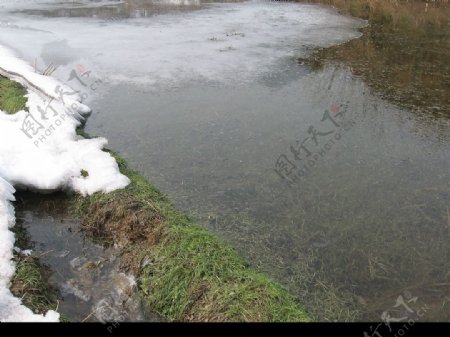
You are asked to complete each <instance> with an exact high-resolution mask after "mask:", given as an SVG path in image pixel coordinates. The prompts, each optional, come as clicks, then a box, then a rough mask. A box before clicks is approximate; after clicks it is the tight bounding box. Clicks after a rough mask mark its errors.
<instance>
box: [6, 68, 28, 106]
mask: <svg viewBox="0 0 450 337" xmlns="http://www.w3.org/2000/svg"><path fill="white" fill-rule="evenodd" d="M25 95H26V91H25V89H24V88H23V87H22V86H21V85H20V84H19V83H17V82H14V81H11V80H9V79H7V78H6V77H3V76H0V110H2V111H5V112H6V113H8V114H14V113H16V112H18V111H21V110H25V109H26V106H25V104H26V102H27V99H26V98H25Z"/></svg>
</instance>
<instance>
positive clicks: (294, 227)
mask: <svg viewBox="0 0 450 337" xmlns="http://www.w3.org/2000/svg"><path fill="white" fill-rule="evenodd" d="M292 72H294V73H297V74H298V75H297V78H296V79H293V78H289V77H288V80H286V77H285V76H284V75H283V74H282V73H280V74H281V75H280V78H275V77H273V78H270V80H269V81H267V79H265V78H261V79H260V81H259V82H258V83H253V84H250V85H242V86H239V87H235V88H232V87H227V86H215V87H205V86H201V85H192V86H190V87H188V88H184V89H180V90H177V91H171V92H159V93H157V94H150V93H145V92H142V90H138V89H137V88H134V87H131V86H120V87H116V88H114V89H113V90H112V91H111V92H110V93H109V94H108V95H107V96H106V97H104V99H102V100H99V101H97V102H94V105H93V106H94V108H95V109H97V110H98V111H99V112H100V113H98V114H96V113H94V115H93V116H92V117H91V119H90V120H89V121H88V126H87V131H88V133H91V134H101V135H105V136H106V137H108V139H109V140H110V145H111V147H112V148H114V149H115V150H118V151H119V152H120V153H121V154H122V155H124V156H125V157H126V158H127V159H129V160H130V162H131V164H132V165H133V166H134V167H135V168H137V169H138V170H139V171H141V172H143V173H144V174H146V175H147V176H148V177H149V178H150V179H151V180H152V181H153V182H155V183H156V185H157V186H158V187H160V188H161V189H162V190H163V191H164V192H167V193H168V194H169V195H170V196H171V198H173V199H174V200H175V202H176V203H177V205H178V207H180V208H181V209H183V210H185V211H187V212H189V213H190V214H191V215H193V216H194V217H195V218H197V219H198V220H199V221H200V222H201V223H202V224H203V225H205V226H207V227H209V228H210V229H212V230H214V231H215V232H216V233H218V234H219V235H220V236H221V237H223V238H225V239H227V240H228V241H229V242H231V243H232V244H233V245H234V246H235V247H237V248H238V249H239V251H240V252H241V253H242V254H244V255H245V256H246V257H247V258H248V259H249V260H250V261H251V262H252V263H253V264H254V265H257V266H260V268H261V269H263V270H265V271H268V272H269V273H270V274H271V275H272V276H273V277H275V278H277V279H279V280H281V281H282V282H283V283H285V284H287V285H289V287H290V288H291V289H292V290H293V291H294V292H295V293H296V294H297V295H298V296H299V298H300V299H301V301H302V302H303V303H305V304H306V305H307V307H308V309H309V310H310V311H311V312H312V313H313V315H314V316H315V317H316V318H318V319H327V320H334V319H341V320H342V319H372V320H376V319H380V315H381V314H382V313H383V312H384V311H389V312H390V314H391V316H392V317H397V316H399V315H401V314H402V312H401V310H400V309H399V308H394V307H393V306H394V305H395V301H396V299H397V297H398V296H400V295H402V294H403V295H404V294H405V292H406V293H407V294H412V295H413V296H414V297H418V298H419V302H418V304H420V305H426V306H427V307H428V308H429V309H428V310H427V315H425V316H424V317H422V318H421V320H439V319H441V320H443V319H447V318H448V317H449V314H450V305H449V303H448V300H447V299H446V298H445V295H447V294H448V292H449V289H450V282H449V281H450V279H449V278H450V272H449V271H450V262H449V261H450V260H449V254H450V250H449V247H450V224H449V222H448V221H449V220H448V207H449V201H450V189H449V184H448V183H449V175H448V167H449V165H450V148H449V146H448V144H449V134H448V123H447V121H446V120H445V119H438V120H435V119H434V118H431V117H429V118H423V119H416V118H414V115H413V114H411V112H409V111H404V110H401V109H398V108H396V107H395V106H393V105H391V104H388V103H386V102H385V101H383V100H381V99H380V98H378V97H376V96H373V95H372V94H371V91H370V89H369V88H368V87H367V86H366V85H365V84H364V83H363V82H361V81H360V80H358V79H356V78H354V77H353V76H352V75H351V73H350V72H349V71H346V70H342V69H338V68H335V67H326V68H324V69H322V70H321V71H318V72H314V73H309V74H308V73H307V72H306V70H305V69H304V68H300V69H299V68H298V67H297V66H295V65H292ZM275 74H276V72H275ZM277 83H278V85H276V84H277ZM341 103H346V104H348V108H347V116H345V118H351V119H353V120H354V121H355V124H354V126H353V127H352V128H351V129H350V130H349V131H348V132H347V133H346V134H345V136H343V137H342V138H341V139H340V140H339V141H336V142H335V144H334V145H333V147H332V149H331V150H330V151H328V152H327V153H326V155H324V156H323V157H321V158H320V160H318V161H317V162H316V163H315V164H314V167H313V168H312V169H311V173H310V174H309V175H308V176H307V177H304V178H302V179H300V180H299V181H298V182H297V183H296V184H294V185H292V184H287V183H286V181H284V180H283V179H281V178H280V177H279V176H278V175H277V174H276V173H275V172H274V165H275V162H276V159H277V158H278V157H279V156H280V155H281V154H285V155H286V156H287V157H288V158H289V160H290V161H292V162H294V163H296V164H297V165H299V166H300V164H301V161H296V160H295V157H294V155H293V154H292V153H291V151H290V145H292V144H295V141H296V140H299V139H304V138H306V137H308V136H310V134H309V133H308V130H309V129H310V126H314V128H315V129H316V131H318V132H320V133H322V135H323V134H325V133H327V132H330V131H332V129H330V127H328V128H327V126H326V125H325V124H322V123H321V118H322V117H323V114H324V111H325V110H327V109H331V107H332V106H333V105H339V104H341ZM123 111H127V118H123ZM327 137H331V136H330V135H328V136H324V135H323V136H322V137H319V138H318V141H319V142H320V145H323V144H324V143H325V142H326V141H327ZM312 144H313V143H312ZM403 295H402V296H403ZM402 317H403V316H402Z"/></svg>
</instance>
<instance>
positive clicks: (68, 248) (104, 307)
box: [16, 193, 157, 322]
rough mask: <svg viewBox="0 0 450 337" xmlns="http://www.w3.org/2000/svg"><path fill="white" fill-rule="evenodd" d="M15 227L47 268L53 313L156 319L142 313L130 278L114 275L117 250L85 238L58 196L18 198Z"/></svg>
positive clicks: (87, 317) (91, 318)
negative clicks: (55, 297) (55, 298)
mask: <svg viewBox="0 0 450 337" xmlns="http://www.w3.org/2000/svg"><path fill="white" fill-rule="evenodd" d="M17 200H19V202H18V205H17V207H16V211H17V214H16V217H17V226H18V227H19V228H24V229H25V230H26V231H27V232H28V233H29V236H30V240H31V246H30V247H22V248H27V249H28V248H31V249H32V250H33V256H38V257H39V260H40V261H41V262H42V263H43V264H45V265H47V266H48V267H49V268H50V271H51V273H52V276H51V277H50V280H49V281H50V282H51V283H52V284H53V285H56V286H57V288H58V289H59V292H60V294H61V298H60V301H59V310H58V311H59V312H60V313H61V314H62V315H63V316H64V317H67V318H69V319H70V320H71V321H78V322H79V321H88V322H95V321H97V322H98V321H102V322H106V321H109V322H111V321H142V320H147V321H148V320H150V321H155V320H157V318H156V316H155V315H153V314H151V313H148V314H146V313H144V311H143V309H142V308H141V304H140V301H139V299H138V298H136V295H135V294H134V290H135V285H134V282H133V281H132V279H130V278H129V277H128V276H127V275H125V274H123V273H121V272H120V271H119V259H118V258H117V254H118V253H117V251H115V249H113V248H108V249H105V248H103V247H102V246H100V245H97V244H94V243H92V242H91V241H90V240H89V239H87V238H85V237H84V235H83V234H82V233H81V232H80V230H79V223H78V222H77V220H76V219H74V218H72V217H70V216H69V215H68V212H67V211H68V209H67V206H68V205H67V201H66V197H65V196H64V195H63V194H55V195H51V196H45V197H44V196H38V195H33V194H30V193H22V194H18V196H17Z"/></svg>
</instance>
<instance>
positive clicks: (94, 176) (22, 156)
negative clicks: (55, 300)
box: [0, 47, 129, 321]
mask: <svg viewBox="0 0 450 337" xmlns="http://www.w3.org/2000/svg"><path fill="white" fill-rule="evenodd" d="M0 74H1V75H5V76H8V77H10V78H11V79H14V80H16V81H18V82H20V83H21V84H23V85H24V86H25V87H26V88H27V89H28V94H27V97H28V102H27V109H28V111H19V112H17V113H16V114H14V115H8V114H6V113H5V112H3V111H0V321H56V320H58V318H59V314H58V313H56V312H49V313H47V315H45V316H43V315H34V314H33V313H32V312H31V310H29V309H28V308H26V307H24V306H23V305H21V303H20V300H19V299H17V298H14V297H13V296H12V294H11V292H10V291H9V282H10V279H11V277H12V276H13V274H14V265H13V262H12V261H11V259H12V256H13V245H14V235H13V233H12V232H11V231H10V230H9V229H10V228H11V227H12V226H13V225H14V209H13V207H12V205H11V201H13V200H14V196H13V194H14V191H15V190H14V188H13V186H16V187H21V188H29V189H33V190H37V191H44V192H48V191H55V190H70V191H76V192H78V193H80V194H82V195H88V194H92V193H95V192H105V193H107V192H111V191H113V190H115V189H120V188H123V187H125V186H127V185H128V184H129V179H128V178H127V177H125V176H124V175H122V174H121V173H120V171H119V168H118V166H117V163H116V161H115V160H114V158H113V157H111V155H110V154H109V153H107V152H104V151H102V149H103V147H104V146H105V145H106V144H107V140H106V139H104V138H97V139H83V138H82V137H80V136H78V135H77V134H76V127H77V126H79V125H80V123H81V121H82V120H83V119H84V116H86V115H87V114H88V113H89V112H90V109H89V108H88V107H87V106H85V105H83V104H82V103H81V98H80V97H79V95H78V93H76V92H74V91H73V90H72V89H71V88H69V87H68V86H66V85H64V84H62V83H60V82H58V81H56V80H54V79H52V78H49V77H47V76H43V75H40V74H36V73H35V72H34V70H33V68H32V67H31V66H29V65H28V64H26V63H25V62H23V61H21V60H19V59H18V58H16V57H15V56H14V54H12V53H11V52H10V51H9V50H7V49H5V48H3V47H0Z"/></svg>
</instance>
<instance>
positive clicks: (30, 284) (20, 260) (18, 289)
mask: <svg viewBox="0 0 450 337" xmlns="http://www.w3.org/2000/svg"><path fill="white" fill-rule="evenodd" d="M14 233H15V235H16V245H17V246H18V247H20V248H22V249H29V248H31V244H30V236H29V234H28V232H27V231H26V229H25V228H23V227H22V226H20V225H16V226H15V227H14ZM14 262H15V264H16V273H15V274H14V277H13V279H12V280H11V287H10V288H11V292H12V293H13V294H14V295H15V296H16V297H18V298H20V299H21V300H22V303H23V304H24V305H25V306H26V307H28V308H30V309H31V310H32V311H33V312H34V313H37V314H45V313H47V311H49V310H56V309H57V306H58V292H57V290H56V289H55V288H54V287H53V286H51V284H50V283H49V277H50V270H49V269H48V268H47V267H46V266H44V265H42V264H41V263H40V262H39V259H38V258H36V257H33V256H26V255H23V254H20V253H18V254H15V255H14Z"/></svg>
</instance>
